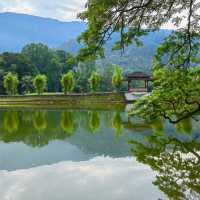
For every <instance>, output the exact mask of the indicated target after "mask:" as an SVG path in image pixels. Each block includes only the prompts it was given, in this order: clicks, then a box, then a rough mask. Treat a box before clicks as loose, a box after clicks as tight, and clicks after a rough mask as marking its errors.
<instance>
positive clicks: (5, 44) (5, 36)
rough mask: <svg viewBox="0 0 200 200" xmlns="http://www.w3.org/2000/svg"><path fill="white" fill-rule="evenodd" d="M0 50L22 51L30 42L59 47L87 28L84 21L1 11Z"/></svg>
mask: <svg viewBox="0 0 200 200" xmlns="http://www.w3.org/2000/svg"><path fill="white" fill-rule="evenodd" d="M0 27H1V30H0V52H4V51H11V52H17V51H20V50H21V48H22V47H23V46H25V45H26V44H29V43H39V42H41V43H44V44H46V45H48V46H49V47H57V46H59V45H61V44H62V43H64V42H66V41H68V40H70V39H74V38H76V37H77V36H78V35H79V34H80V33H81V32H82V31H84V30H85V28H86V24H85V23H83V22H78V21H74V22H61V21H58V20H55V19H49V18H42V17H37V16H32V15H26V14H17V13H0Z"/></svg>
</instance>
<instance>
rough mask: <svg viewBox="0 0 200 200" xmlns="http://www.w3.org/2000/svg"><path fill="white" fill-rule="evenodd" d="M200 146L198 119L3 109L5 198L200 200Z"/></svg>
mask: <svg viewBox="0 0 200 200" xmlns="http://www.w3.org/2000/svg"><path fill="white" fill-rule="evenodd" d="M196 118H198V116H197V117H196ZM199 150H200V122H199V121H198V120H194V119H193V120H192V119H186V120H184V121H182V122H181V123H179V124H176V125H171V124H169V123H167V122H165V123H164V122H163V121H162V120H156V121H154V122H151V123H147V122H144V121H142V120H140V119H137V118H130V117H128V116H127V115H126V113H123V112H121V113H120V112H115V111H78V110H64V111H63V110H62V111H60V110H1V111H0V200H66V199H69V200H79V199H83V200H94V199H95V200H147V199H148V200H157V199H163V200H165V199H175V200H179V199H200V151H199Z"/></svg>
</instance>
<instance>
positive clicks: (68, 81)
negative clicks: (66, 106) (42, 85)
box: [61, 71, 75, 94]
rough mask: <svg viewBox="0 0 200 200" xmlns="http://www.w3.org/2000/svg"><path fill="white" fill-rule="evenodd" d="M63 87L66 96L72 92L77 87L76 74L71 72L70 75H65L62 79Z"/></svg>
mask: <svg viewBox="0 0 200 200" xmlns="http://www.w3.org/2000/svg"><path fill="white" fill-rule="evenodd" d="M61 85H62V88H63V91H64V93H65V94H67V93H68V92H72V91H73V90H74V87H75V79H74V73H73V72H72V71H69V72H68V73H66V74H64V75H63V76H62V78H61Z"/></svg>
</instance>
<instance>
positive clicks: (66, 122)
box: [60, 111, 77, 137]
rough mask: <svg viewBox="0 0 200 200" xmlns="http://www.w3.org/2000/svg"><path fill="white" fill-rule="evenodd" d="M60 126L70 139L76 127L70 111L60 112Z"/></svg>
mask: <svg viewBox="0 0 200 200" xmlns="http://www.w3.org/2000/svg"><path fill="white" fill-rule="evenodd" d="M60 126H61V128H62V130H63V131H64V132H65V134H66V135H67V137H70V136H72V135H73V134H74V133H75V131H76V128H77V125H76V122H75V118H74V116H73V113H72V112H70V111H64V112H62V114H61V120H60Z"/></svg>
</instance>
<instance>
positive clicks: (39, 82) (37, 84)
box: [33, 74, 47, 94]
mask: <svg viewBox="0 0 200 200" xmlns="http://www.w3.org/2000/svg"><path fill="white" fill-rule="evenodd" d="M33 86H34V88H35V90H36V92H37V93H38V94H42V93H43V92H44V90H45V89H46V87H47V77H46V76H45V75H42V74H38V75H37V76H36V77H35V78H34V79H33Z"/></svg>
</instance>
